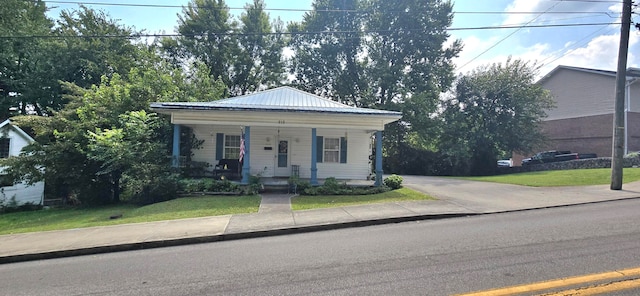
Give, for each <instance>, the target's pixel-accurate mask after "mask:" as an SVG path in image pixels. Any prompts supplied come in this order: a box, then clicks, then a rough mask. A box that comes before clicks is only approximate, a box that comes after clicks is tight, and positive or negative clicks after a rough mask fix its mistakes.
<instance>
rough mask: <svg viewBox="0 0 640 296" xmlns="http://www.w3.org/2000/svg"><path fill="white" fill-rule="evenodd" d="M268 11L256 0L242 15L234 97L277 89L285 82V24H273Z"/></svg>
mask: <svg viewBox="0 0 640 296" xmlns="http://www.w3.org/2000/svg"><path fill="white" fill-rule="evenodd" d="M265 8H266V6H265V4H264V1H263V0H253V3H252V4H250V5H247V6H246V8H245V12H244V13H242V15H241V16H240V24H241V27H240V31H239V33H240V34H239V35H238V39H237V40H238V43H239V47H238V52H237V54H236V55H235V62H234V70H235V71H234V74H233V81H232V85H230V87H231V92H232V93H234V94H246V93H248V92H254V91H256V90H259V89H260V88H269V87H272V86H277V85H280V84H282V82H283V81H284V79H285V76H284V71H285V70H284V66H285V65H284V61H283V57H282V50H283V48H284V46H285V41H286V40H285V38H284V35H283V33H284V25H283V24H282V21H280V20H276V21H275V22H274V23H273V24H272V23H271V22H270V20H269V15H268V14H267V13H266V12H265Z"/></svg>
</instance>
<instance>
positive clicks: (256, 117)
mask: <svg viewBox="0 0 640 296" xmlns="http://www.w3.org/2000/svg"><path fill="white" fill-rule="evenodd" d="M151 109H152V110H154V111H155V112H158V113H163V114H169V115H170V116H171V123H173V124H174V140H173V143H174V146H173V158H174V165H175V166H178V165H180V164H179V160H180V134H181V132H180V129H181V127H188V128H190V129H191V130H192V132H193V135H195V137H196V138H197V139H199V140H201V141H204V142H203V143H202V145H201V148H200V149H197V150H194V151H193V156H192V157H191V159H192V160H193V161H198V162H206V163H208V164H209V165H210V167H216V165H219V164H225V167H230V166H231V164H232V163H236V164H238V166H239V172H240V176H241V180H242V183H245V184H246V183H248V181H249V176H250V175H260V176H262V177H275V178H279V177H282V178H287V177H291V176H296V177H300V178H302V179H308V180H310V182H311V183H312V184H317V182H318V179H325V178H329V177H334V178H336V179H345V180H366V179H368V178H369V176H370V175H371V174H372V165H373V168H374V169H373V173H374V174H375V176H376V184H380V182H381V180H382V173H383V172H382V131H383V130H384V126H385V124H388V123H391V122H394V121H396V120H399V119H400V118H401V117H402V115H401V113H400V112H395V111H387V110H377V109H368V108H357V107H353V106H348V105H345V104H341V103H339V102H336V101H333V100H330V99H327V98H323V97H320V96H316V95H314V94H310V93H307V92H303V91H300V90H297V89H295V88H292V87H279V88H274V89H270V90H266V91H262V92H257V93H254V94H249V95H244V96H238V97H233V98H229V99H223V100H218V101H212V102H164V103H152V104H151Z"/></svg>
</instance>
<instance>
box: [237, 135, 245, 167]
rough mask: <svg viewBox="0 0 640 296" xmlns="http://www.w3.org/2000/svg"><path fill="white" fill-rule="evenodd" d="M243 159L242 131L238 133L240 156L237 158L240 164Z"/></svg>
mask: <svg viewBox="0 0 640 296" xmlns="http://www.w3.org/2000/svg"><path fill="white" fill-rule="evenodd" d="M243 158H244V131H242V132H241V133H240V155H239V156H238V162H242V159H243Z"/></svg>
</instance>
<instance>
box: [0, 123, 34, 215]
mask: <svg viewBox="0 0 640 296" xmlns="http://www.w3.org/2000/svg"><path fill="white" fill-rule="evenodd" d="M31 142H33V138H31V137H30V136H29V135H28V134H27V133H25V132H24V131H23V130H22V129H20V128H19V127H17V126H15V125H12V124H11V122H10V121H9V120H8V119H7V120H5V121H4V122H2V123H0V158H8V157H11V156H16V155H18V154H20V151H22V148H23V147H24V146H27V145H28V144H30V143H31ZM2 172H3V168H2V167H0V187H1V188H0V206H6V205H11V204H12V203H14V201H15V205H22V204H25V203H32V204H36V205H40V204H42V202H43V198H44V182H38V183H36V184H33V185H26V184H23V183H17V184H14V183H11V182H8V181H7V179H6V178H4V177H3V174H2Z"/></svg>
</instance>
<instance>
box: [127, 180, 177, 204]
mask: <svg viewBox="0 0 640 296" xmlns="http://www.w3.org/2000/svg"><path fill="white" fill-rule="evenodd" d="M177 193H178V178H177V177H176V176H175V175H171V174H165V175H160V176H157V177H155V178H153V179H150V180H137V179H129V180H128V184H127V186H126V187H125V191H124V192H123V196H124V197H125V200H127V201H129V202H132V203H135V204H141V205H147V204H152V203H157V202H162V201H167V200H171V199H174V198H176V197H177Z"/></svg>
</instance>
